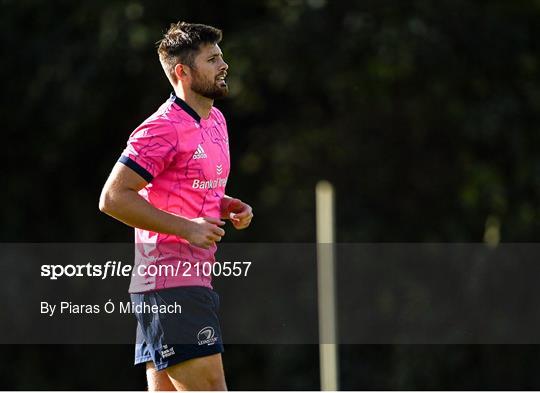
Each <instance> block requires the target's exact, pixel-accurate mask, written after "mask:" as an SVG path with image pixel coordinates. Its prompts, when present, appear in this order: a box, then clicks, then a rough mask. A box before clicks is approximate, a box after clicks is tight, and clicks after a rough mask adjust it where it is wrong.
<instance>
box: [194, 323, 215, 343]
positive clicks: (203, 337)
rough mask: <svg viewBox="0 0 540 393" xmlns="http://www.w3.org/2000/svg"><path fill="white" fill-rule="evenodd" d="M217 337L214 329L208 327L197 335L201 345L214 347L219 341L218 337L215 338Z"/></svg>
mask: <svg viewBox="0 0 540 393" xmlns="http://www.w3.org/2000/svg"><path fill="white" fill-rule="evenodd" d="M215 335H216V333H215V332H214V328H213V327H211V326H207V327H204V328H202V329H201V330H200V331H199V333H197V340H198V341H199V345H204V344H207V345H213V344H214V343H215V342H216V341H217V337H214V336H215Z"/></svg>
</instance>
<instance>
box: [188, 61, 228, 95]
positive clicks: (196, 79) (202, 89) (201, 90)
mask: <svg viewBox="0 0 540 393" xmlns="http://www.w3.org/2000/svg"><path fill="white" fill-rule="evenodd" d="M191 90H192V91H193V92H195V93H197V94H199V95H201V96H203V97H206V98H209V99H211V100H215V99H216V98H222V97H226V96H227V94H229V87H228V86H227V84H225V85H223V86H220V85H218V83H217V81H216V80H214V81H211V80H208V79H207V78H204V77H203V76H202V75H201V74H199V72H198V71H197V70H195V69H194V70H193V80H192V82H191Z"/></svg>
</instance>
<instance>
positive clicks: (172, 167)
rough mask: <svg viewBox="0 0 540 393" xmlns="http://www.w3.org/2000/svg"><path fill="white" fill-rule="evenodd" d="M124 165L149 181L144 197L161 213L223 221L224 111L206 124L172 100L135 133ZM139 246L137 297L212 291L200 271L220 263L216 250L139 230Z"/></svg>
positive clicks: (215, 112)
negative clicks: (185, 290) (175, 290)
mask: <svg viewBox="0 0 540 393" xmlns="http://www.w3.org/2000/svg"><path fill="white" fill-rule="evenodd" d="M119 161H120V162H121V163H123V164H125V165H126V166H128V167H129V168H131V169H132V170H134V171H135V172H137V173H138V174H139V175H140V176H142V177H143V178H144V179H145V180H146V181H147V182H148V185H147V186H146V187H144V188H143V189H142V190H141V191H139V194H140V195H141V196H142V197H143V198H144V199H146V200H147V201H148V202H150V203H151V204H152V205H153V206H155V207H157V208H158V209H161V210H164V211H166V212H169V213H171V214H175V215H178V216H182V217H185V218H196V217H216V218H219V217H220V203H221V199H222V198H223V196H224V195H225V185H226V183H227V178H228V176H229V170H230V160H229V143H228V136H227V125H226V123H225V118H224V117H223V115H222V114H221V112H220V111H219V110H218V109H216V108H212V110H211V112H210V116H209V117H208V119H201V118H200V117H199V116H198V115H197V113H196V112H195V111H194V110H193V109H192V108H191V107H189V106H188V105H187V104H186V103H185V102H184V101H183V100H181V99H180V98H178V97H175V96H174V95H173V96H171V98H170V99H169V100H167V102H165V103H164V104H163V105H162V106H161V107H160V108H159V109H158V110H157V111H156V112H155V113H154V114H153V115H152V116H150V117H149V118H148V119H146V120H145V121H144V122H143V123H142V124H141V125H140V126H139V127H137V129H135V131H133V133H132V134H131V136H130V137H129V140H128V143H127V147H126V149H125V150H124V152H123V153H122V156H121V157H120V160H119ZM135 243H136V249H135V266H134V270H133V277H132V280H131V285H130V288H129V291H130V292H131V293H137V292H148V291H154V290H159V289H165V288H173V287H178V286H193V285H197V286H205V287H209V288H212V285H211V280H212V278H211V275H209V274H208V271H209V269H201V268H200V266H202V263H203V262H214V261H215V257H214V253H215V251H216V247H215V246H214V247H212V248H211V249H209V250H204V249H202V248H198V247H195V246H191V245H190V244H189V243H188V242H187V241H186V240H184V239H182V238H180V237H177V236H173V235H165V234H161V233H156V232H151V231H146V230H143V229H139V228H136V229H135ZM196 263H199V264H200V266H199V268H197V269H195V268H194V266H193V265H194V264H196ZM207 265H208V263H207ZM203 273H206V274H203Z"/></svg>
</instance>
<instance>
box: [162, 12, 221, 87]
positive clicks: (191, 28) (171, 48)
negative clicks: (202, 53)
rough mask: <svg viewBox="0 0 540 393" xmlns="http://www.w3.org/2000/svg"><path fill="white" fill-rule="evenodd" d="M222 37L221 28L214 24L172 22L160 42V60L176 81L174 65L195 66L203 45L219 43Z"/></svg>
mask: <svg viewBox="0 0 540 393" xmlns="http://www.w3.org/2000/svg"><path fill="white" fill-rule="evenodd" d="M221 38H222V32H221V30H219V29H216V28H215V27H212V26H207V25H202V24H196V23H186V22H178V23H172V24H171V26H170V27H169V30H167V32H166V33H165V35H164V36H163V38H162V39H161V40H160V41H159V42H158V44H159V45H158V50H157V51H158V55H159V61H160V62H161V65H162V66H163V69H164V70H165V73H167V75H168V76H169V78H171V80H172V81H173V82H176V75H175V74H174V67H175V66H176V65H177V64H178V63H181V64H185V65H187V66H190V67H193V65H194V62H195V56H197V53H198V52H199V49H200V47H201V45H205V44H218V43H220V42H221Z"/></svg>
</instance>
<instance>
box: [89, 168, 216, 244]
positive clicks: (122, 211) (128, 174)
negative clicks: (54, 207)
mask: <svg viewBox="0 0 540 393" xmlns="http://www.w3.org/2000/svg"><path fill="white" fill-rule="evenodd" d="M147 184H148V183H147V182H146V181H145V180H144V179H143V178H142V177H141V176H139V175H138V174H137V173H135V172H134V171H133V170H131V169H130V168H128V167H127V166H125V165H124V164H121V163H116V165H115V166H114V167H113V170H112V172H111V174H110V175H109V178H108V179H107V181H106V182H105V186H104V187H103V191H102V192H101V197H100V199H99V210H101V211H102V212H104V213H106V214H108V215H109V216H111V217H114V218H116V219H117V220H119V221H122V222H123V223H125V224H127V225H129V226H132V227H136V228H141V229H145V230H148V231H152V232H158V233H165V234H170V235H175V236H180V237H182V238H184V239H186V240H187V241H188V242H190V243H191V244H193V245H195V246H198V247H202V248H209V247H210V246H211V245H212V244H214V242H217V241H220V240H221V237H222V236H223V235H224V234H225V231H224V230H223V229H221V228H220V227H219V226H221V225H224V224H225V223H224V222H223V221H221V220H220V219H218V218H212V217H205V218H195V219H187V218H184V217H180V216H175V215H174V214H170V213H167V212H165V211H163V210H160V209H157V208H156V207H154V206H152V205H151V204H150V203H148V202H147V201H146V200H145V199H144V198H143V197H141V196H140V195H139V194H138V192H139V190H141V189H142V188H143V187H145V186H146V185H147Z"/></svg>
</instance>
